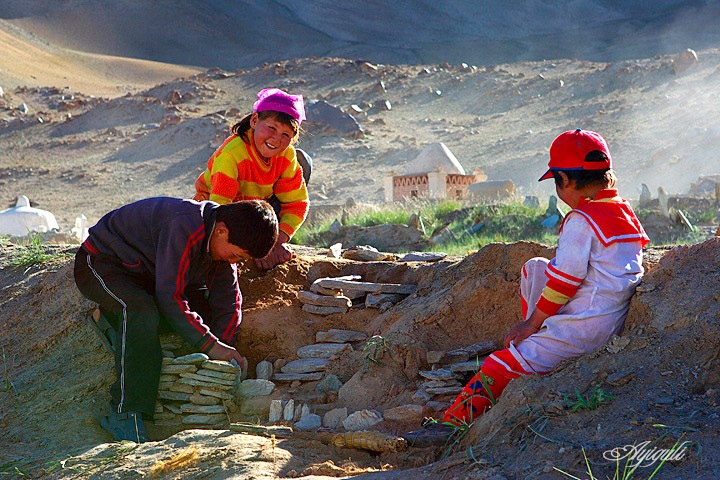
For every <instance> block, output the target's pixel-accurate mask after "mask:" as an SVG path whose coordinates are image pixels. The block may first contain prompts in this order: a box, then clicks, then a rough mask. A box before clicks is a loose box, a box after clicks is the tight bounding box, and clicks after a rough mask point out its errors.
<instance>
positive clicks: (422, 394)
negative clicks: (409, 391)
mask: <svg viewBox="0 0 720 480" xmlns="http://www.w3.org/2000/svg"><path fill="white" fill-rule="evenodd" d="M430 399H432V395H430V394H428V393H427V392H426V391H425V389H424V388H419V389H418V391H417V392H415V393H413V396H412V401H413V402H417V403H425V402H428V401H430Z"/></svg>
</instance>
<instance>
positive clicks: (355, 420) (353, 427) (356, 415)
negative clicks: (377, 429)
mask: <svg viewBox="0 0 720 480" xmlns="http://www.w3.org/2000/svg"><path fill="white" fill-rule="evenodd" d="M382 421H383V417H382V415H380V412H377V411H375V410H360V411H357V412H353V413H351V414H350V415H348V417H347V418H346V419H345V420H343V422H342V425H343V427H345V430H347V431H348V432H354V431H357V430H367V429H368V428H370V427H372V426H373V425H375V424H377V423H380V422H382Z"/></svg>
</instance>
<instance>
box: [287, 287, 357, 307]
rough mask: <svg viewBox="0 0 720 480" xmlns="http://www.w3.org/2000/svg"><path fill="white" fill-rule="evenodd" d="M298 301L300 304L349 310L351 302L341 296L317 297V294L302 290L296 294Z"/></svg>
mask: <svg viewBox="0 0 720 480" xmlns="http://www.w3.org/2000/svg"><path fill="white" fill-rule="evenodd" d="M298 300H300V301H301V302H302V303H306V304H310V305H318V306H323V307H338V308H344V307H347V308H350V307H351V306H352V301H350V299H349V298H348V297H345V296H343V295H337V296H330V295H318V294H317V293H312V292H306V291H304V290H300V291H299V292H298Z"/></svg>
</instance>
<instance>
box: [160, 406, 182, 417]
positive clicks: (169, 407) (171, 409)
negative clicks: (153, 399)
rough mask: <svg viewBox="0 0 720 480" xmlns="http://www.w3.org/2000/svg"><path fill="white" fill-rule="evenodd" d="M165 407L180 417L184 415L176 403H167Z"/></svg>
mask: <svg viewBox="0 0 720 480" xmlns="http://www.w3.org/2000/svg"><path fill="white" fill-rule="evenodd" d="M164 407H165V408H167V409H168V410H170V411H171V412H172V413H174V414H176V415H180V414H181V413H182V411H181V410H180V405H176V404H174V403H166V404H165V405H164Z"/></svg>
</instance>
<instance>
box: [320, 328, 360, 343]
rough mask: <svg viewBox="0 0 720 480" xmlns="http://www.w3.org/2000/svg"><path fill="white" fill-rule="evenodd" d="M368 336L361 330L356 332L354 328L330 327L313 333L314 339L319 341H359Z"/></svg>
mask: <svg viewBox="0 0 720 480" xmlns="http://www.w3.org/2000/svg"><path fill="white" fill-rule="evenodd" d="M367 338H368V336H367V334H366V333H363V332H356V331H355V330H337V329H331V330H328V331H327V332H317V333H316V334H315V341H316V342H319V343H347V342H360V341H362V340H367Z"/></svg>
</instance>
